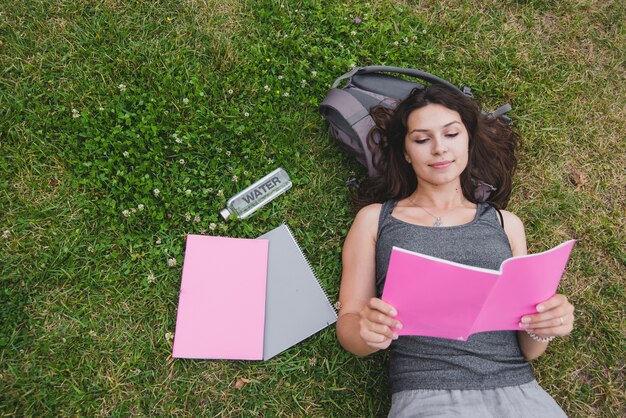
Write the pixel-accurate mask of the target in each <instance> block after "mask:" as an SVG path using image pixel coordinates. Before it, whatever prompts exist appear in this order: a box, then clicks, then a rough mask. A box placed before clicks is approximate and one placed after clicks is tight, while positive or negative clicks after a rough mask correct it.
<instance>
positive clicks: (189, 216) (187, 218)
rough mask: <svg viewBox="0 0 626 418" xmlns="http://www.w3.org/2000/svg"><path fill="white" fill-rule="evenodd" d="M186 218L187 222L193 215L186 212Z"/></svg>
mask: <svg viewBox="0 0 626 418" xmlns="http://www.w3.org/2000/svg"><path fill="white" fill-rule="evenodd" d="M185 220H186V221H187V222H189V221H191V215H190V214H188V213H186V214H185Z"/></svg>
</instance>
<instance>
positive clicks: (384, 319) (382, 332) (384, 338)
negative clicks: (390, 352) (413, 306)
mask: <svg viewBox="0 0 626 418" xmlns="http://www.w3.org/2000/svg"><path fill="white" fill-rule="evenodd" d="M397 314H398V313H397V311H396V309H395V308H394V307H393V306H391V305H389V304H388V303H385V302H383V301H382V300H381V299H379V298H370V300H369V301H368V302H367V304H366V305H365V306H364V307H363V308H362V309H361V311H360V312H359V316H360V320H359V334H360V336H361V338H362V339H363V341H365V343H366V344H367V345H369V346H370V347H373V348H376V349H378V350H384V349H386V348H388V347H389V345H390V344H391V341H393V340H396V339H398V334H397V333H396V332H395V329H401V328H402V324H401V323H400V321H398V320H397V319H394V316H396V315H397Z"/></svg>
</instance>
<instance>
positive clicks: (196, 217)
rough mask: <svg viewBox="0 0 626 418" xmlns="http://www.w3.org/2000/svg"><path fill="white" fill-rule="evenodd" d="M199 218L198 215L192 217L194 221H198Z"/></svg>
mask: <svg viewBox="0 0 626 418" xmlns="http://www.w3.org/2000/svg"><path fill="white" fill-rule="evenodd" d="M200 220H201V219H200V217H199V216H197V215H196V216H195V217H194V218H193V221H194V223H198V222H200Z"/></svg>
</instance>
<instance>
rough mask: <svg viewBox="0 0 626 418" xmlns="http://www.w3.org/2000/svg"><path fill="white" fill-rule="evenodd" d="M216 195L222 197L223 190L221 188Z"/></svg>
mask: <svg viewBox="0 0 626 418" xmlns="http://www.w3.org/2000/svg"><path fill="white" fill-rule="evenodd" d="M217 197H224V191H223V190H222V189H220V190H218V191H217Z"/></svg>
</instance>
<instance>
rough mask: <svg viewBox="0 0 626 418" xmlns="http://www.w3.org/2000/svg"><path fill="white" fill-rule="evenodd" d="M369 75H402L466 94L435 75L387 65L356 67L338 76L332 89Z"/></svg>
mask: <svg viewBox="0 0 626 418" xmlns="http://www.w3.org/2000/svg"><path fill="white" fill-rule="evenodd" d="M370 73H395V74H404V75H408V76H411V77H415V78H418V79H420V80H424V81H428V82H429V83H431V84H441V85H444V86H446V87H448V88H451V89H452V90H455V91H457V92H458V93H461V94H466V93H465V92H464V91H462V90H461V89H459V88H458V87H457V86H455V85H454V84H452V83H450V82H448V81H446V80H444V79H443V78H439V77H437V76H435V75H432V74H430V73H427V72H425V71H420V70H416V69H413V68H400V67H392V66H388V65H370V66H367V67H356V68H354V69H353V70H352V71H349V72H347V73H345V74H343V75H341V76H339V77H338V78H337V79H336V80H335V82H334V83H333V88H334V87H337V86H338V85H339V83H340V82H341V80H345V79H347V78H351V77H352V76H354V75H356V74H370Z"/></svg>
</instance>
